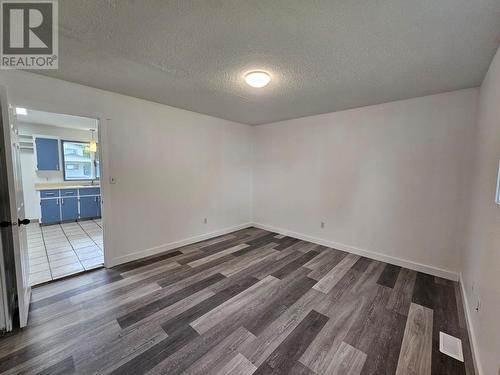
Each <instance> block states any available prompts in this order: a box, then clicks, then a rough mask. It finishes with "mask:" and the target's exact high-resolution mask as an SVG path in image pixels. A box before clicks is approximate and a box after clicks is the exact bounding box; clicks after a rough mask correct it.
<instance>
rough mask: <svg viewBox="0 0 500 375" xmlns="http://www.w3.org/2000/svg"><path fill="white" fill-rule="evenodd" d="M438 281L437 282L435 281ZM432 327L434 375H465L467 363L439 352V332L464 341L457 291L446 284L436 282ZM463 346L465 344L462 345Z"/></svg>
mask: <svg viewBox="0 0 500 375" xmlns="http://www.w3.org/2000/svg"><path fill="white" fill-rule="evenodd" d="M435 281H436V280H435ZM432 297H433V306H434V314H433V325H432V373H433V374H442V375H452V374H456V375H465V373H466V369H465V363H464V362H460V361H457V360H456V359H454V358H452V357H449V356H447V355H446V354H443V353H441V352H440V351H439V332H441V331H442V332H444V333H447V334H449V335H452V336H454V337H458V338H459V339H461V340H463V337H462V334H461V330H460V323H459V317H458V309H457V301H456V296H455V289H454V287H453V286H452V285H450V284H448V283H444V282H437V283H436V282H435V292H434V294H433V295H432ZM462 344H463V343H462Z"/></svg>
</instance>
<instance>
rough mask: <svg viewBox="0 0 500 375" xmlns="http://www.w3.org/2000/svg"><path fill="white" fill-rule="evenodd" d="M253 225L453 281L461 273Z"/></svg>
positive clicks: (288, 231)
mask: <svg viewBox="0 0 500 375" xmlns="http://www.w3.org/2000/svg"><path fill="white" fill-rule="evenodd" d="M253 226H254V227H256V228H260V229H264V230H268V231H271V232H276V233H279V234H283V235H287V236H291V237H295V238H298V239H300V240H303V241H308V242H313V243H316V244H318V245H323V246H327V247H331V248H334V249H338V250H342V251H346V252H348V253H352V254H356V255H361V256H364V257H366V258H370V259H375V260H378V261H381V262H385V263H390V264H394V265H397V266H401V267H405V268H408V269H411V270H414V271H419V272H424V273H428V274H430V275H433V276H438V277H442V278H444V279H448V280H453V281H458V279H459V275H458V274H457V273H456V272H453V271H449V270H445V269H442V268H438V267H434V266H429V265H426V264H421V263H417V262H413V261H410V260H406V259H401V258H397V257H393V256H390V255H385V254H382V253H380V252H376V251H371V250H365V249H360V248H357V247H354V246H350V245H345V244H342V243H338V242H333V241H329V240H325V239H321V238H316V237H312V236H308V235H306V234H302V233H297V232H293V231H290V230H287V229H282V228H277V227H273V226H271V225H265V224H259V223H253Z"/></svg>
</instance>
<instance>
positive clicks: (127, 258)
mask: <svg viewBox="0 0 500 375" xmlns="http://www.w3.org/2000/svg"><path fill="white" fill-rule="evenodd" d="M251 226H253V224H252V223H245V224H240V225H236V226H234V227H228V228H224V229H220V230H217V231H214V232H209V233H205V234H200V235H198V236H193V237H189V238H186V239H183V240H180V241H175V242H170V243H167V244H163V245H159V246H154V247H150V248H149V249H144V250H139V251H136V252H133V253H131V254H127V255H123V256H120V257H116V258H110V259H106V264H105V266H106V267H107V268H109V267H114V266H117V265H119V264H123V263H127V262H132V261H134V260H138V259H142V258H146V257H149V256H152V255H157V254H160V253H163V252H165V251H168V250H172V249H175V248H178V247H181V246H186V245H191V244H193V243H195V242H199V241H204V240H208V239H210V238H213V237H217V236H222V235H224V234H228V233H231V232H234V231H237V230H241V229H245V228H249V227H251Z"/></svg>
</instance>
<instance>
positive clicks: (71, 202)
mask: <svg viewBox="0 0 500 375" xmlns="http://www.w3.org/2000/svg"><path fill="white" fill-rule="evenodd" d="M76 219H78V198H77V197H74V198H61V220H62V221H66V220H76Z"/></svg>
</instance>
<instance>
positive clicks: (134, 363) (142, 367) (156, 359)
mask: <svg viewBox="0 0 500 375" xmlns="http://www.w3.org/2000/svg"><path fill="white" fill-rule="evenodd" d="M197 336H198V333H197V332H196V331H195V330H194V329H192V328H191V327H190V326H186V327H185V328H184V329H183V330H181V331H178V332H177V333H176V334H175V335H172V336H169V337H167V338H166V339H165V340H162V341H161V342H159V343H158V344H156V345H155V346H153V347H152V348H150V349H148V350H146V351H145V352H143V353H141V354H139V355H138V356H137V357H135V358H133V359H132V360H130V361H129V362H127V363H125V364H123V365H122V366H120V367H118V368H117V369H115V370H114V371H112V372H110V374H112V375H127V374H130V375H136V374H144V373H145V372H147V371H148V370H150V369H152V368H153V367H155V365H157V364H158V363H160V362H161V361H162V360H164V359H165V358H168V357H169V356H170V355H172V354H174V353H175V352H176V351H177V350H179V349H180V348H182V347H183V346H185V345H186V344H187V343H188V342H189V341H191V340H192V339H194V338H195V337H197Z"/></svg>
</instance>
